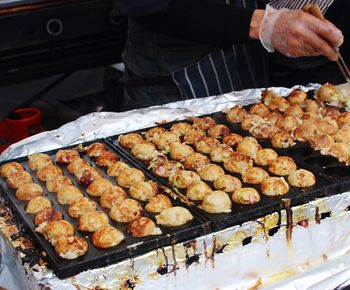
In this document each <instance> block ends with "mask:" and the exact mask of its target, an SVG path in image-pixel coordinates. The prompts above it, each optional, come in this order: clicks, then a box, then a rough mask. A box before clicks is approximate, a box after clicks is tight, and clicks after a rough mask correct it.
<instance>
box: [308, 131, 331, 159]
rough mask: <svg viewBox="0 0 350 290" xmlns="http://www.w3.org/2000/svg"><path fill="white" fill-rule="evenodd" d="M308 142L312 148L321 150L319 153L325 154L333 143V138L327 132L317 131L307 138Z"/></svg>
mask: <svg viewBox="0 0 350 290" xmlns="http://www.w3.org/2000/svg"><path fill="white" fill-rule="evenodd" d="M309 143H310V145H311V147H312V148H314V149H315V150H321V154H325V153H327V152H328V150H329V149H331V147H332V146H333V145H334V139H333V137H332V136H330V135H328V134H325V133H319V134H316V135H315V136H314V138H312V139H311V140H309Z"/></svg>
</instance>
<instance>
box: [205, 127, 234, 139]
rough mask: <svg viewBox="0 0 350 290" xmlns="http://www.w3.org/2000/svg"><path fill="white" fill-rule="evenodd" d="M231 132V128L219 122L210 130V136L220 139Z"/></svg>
mask: <svg viewBox="0 0 350 290" xmlns="http://www.w3.org/2000/svg"><path fill="white" fill-rule="evenodd" d="M230 133H231V130H230V129H229V128H228V127H227V126H225V125H223V124H217V125H215V126H213V127H211V128H210V129H209V130H208V136H209V137H214V138H218V139H221V138H224V137H226V136H228V135H229V134H230Z"/></svg>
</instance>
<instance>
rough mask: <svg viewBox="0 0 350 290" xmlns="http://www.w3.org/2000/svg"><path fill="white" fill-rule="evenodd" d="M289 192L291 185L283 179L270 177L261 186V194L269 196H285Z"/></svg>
mask: <svg viewBox="0 0 350 290" xmlns="http://www.w3.org/2000/svg"><path fill="white" fill-rule="evenodd" d="M288 191H289V185H288V183H287V182H286V181H285V180H284V178H283V177H269V178H267V179H265V180H264V181H263V183H262V184H261V192H262V193H263V194H265V195H268V196H278V195H285V194H287V193H288Z"/></svg>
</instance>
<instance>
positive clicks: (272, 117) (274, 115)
mask: <svg viewBox="0 0 350 290" xmlns="http://www.w3.org/2000/svg"><path fill="white" fill-rule="evenodd" d="M282 117H283V115H282V114H281V113H279V112H270V113H268V114H267V115H266V116H265V117H264V120H266V121H267V122H269V123H270V124H271V125H276V123H277V121H278V120H279V119H280V118H282Z"/></svg>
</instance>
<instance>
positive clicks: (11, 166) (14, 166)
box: [0, 162, 24, 178]
mask: <svg viewBox="0 0 350 290" xmlns="http://www.w3.org/2000/svg"><path fill="white" fill-rule="evenodd" d="M19 171H24V168H23V166H22V165H21V164H19V163H17V162H9V163H5V164H3V165H2V166H1V167H0V175H1V176H2V177H5V178H8V177H10V176H11V175H13V174H15V173H17V172H19Z"/></svg>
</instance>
